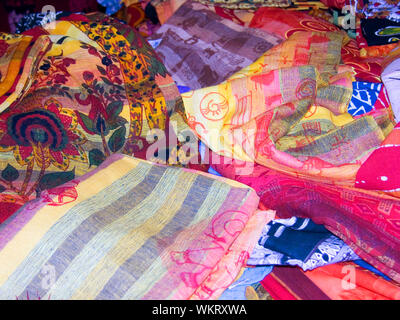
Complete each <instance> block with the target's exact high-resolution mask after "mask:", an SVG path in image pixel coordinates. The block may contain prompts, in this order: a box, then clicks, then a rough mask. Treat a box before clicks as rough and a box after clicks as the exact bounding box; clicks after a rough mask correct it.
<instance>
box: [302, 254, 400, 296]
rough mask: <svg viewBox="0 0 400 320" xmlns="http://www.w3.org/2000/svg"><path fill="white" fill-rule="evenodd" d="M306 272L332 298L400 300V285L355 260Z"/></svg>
mask: <svg viewBox="0 0 400 320" xmlns="http://www.w3.org/2000/svg"><path fill="white" fill-rule="evenodd" d="M305 274H306V276H308V277H309V278H310V279H311V280H312V281H313V282H314V283H315V284H316V285H318V286H319V287H320V288H321V290H322V291H324V292H325V294H326V295H328V296H329V297H330V298H331V299H332V300H400V285H398V284H396V283H394V282H391V281H387V280H385V279H383V278H382V277H380V276H378V275H376V274H374V273H373V272H371V271H369V270H366V269H364V268H362V267H360V266H358V265H356V264H355V263H353V262H342V263H335V264H331V265H327V266H324V267H320V268H316V269H314V270H310V271H307V272H306V273H305Z"/></svg>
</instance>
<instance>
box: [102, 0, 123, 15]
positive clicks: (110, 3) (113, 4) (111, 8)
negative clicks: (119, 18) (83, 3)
mask: <svg viewBox="0 0 400 320" xmlns="http://www.w3.org/2000/svg"><path fill="white" fill-rule="evenodd" d="M97 3H98V4H99V5H101V6H103V7H105V8H106V13H107V14H108V15H112V14H114V13H116V12H118V10H119V9H121V7H122V1H121V0H97Z"/></svg>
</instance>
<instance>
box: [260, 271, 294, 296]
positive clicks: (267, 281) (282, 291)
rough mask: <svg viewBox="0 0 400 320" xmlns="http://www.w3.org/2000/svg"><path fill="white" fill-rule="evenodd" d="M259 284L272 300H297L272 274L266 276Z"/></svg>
mask: <svg viewBox="0 0 400 320" xmlns="http://www.w3.org/2000/svg"><path fill="white" fill-rule="evenodd" d="M260 283H261V285H262V286H263V288H264V289H265V290H266V291H267V292H268V293H269V295H270V296H271V297H272V299H274V300H297V299H296V297H295V296H294V295H293V294H291V293H290V292H289V291H288V289H287V288H286V287H285V286H284V285H283V284H282V283H281V282H279V281H278V280H277V279H276V278H275V277H274V275H273V274H269V275H267V276H266V277H265V278H264V279H263V280H262V281H261V282H260Z"/></svg>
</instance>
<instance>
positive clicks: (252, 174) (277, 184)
mask: <svg viewBox="0 0 400 320" xmlns="http://www.w3.org/2000/svg"><path fill="white" fill-rule="evenodd" d="M393 132H398V130H396V129H395V130H393ZM382 149H383V150H385V148H382ZM208 155H209V157H210V160H209V161H210V163H211V166H212V168H214V169H215V170H216V171H217V172H219V173H220V174H222V175H223V176H224V177H228V178H230V179H234V180H236V181H238V182H241V183H244V184H246V185H248V186H251V187H252V188H253V189H254V190H256V192H257V194H258V195H259V196H260V207H262V208H270V209H273V210H276V216H277V218H280V219H287V218H291V217H293V216H296V217H302V218H310V219H311V220H312V221H314V222H315V223H317V224H322V225H324V226H325V227H326V228H327V229H328V230H329V231H330V232H332V233H333V234H334V235H336V236H337V237H338V238H340V239H342V240H343V241H344V242H345V243H346V244H347V245H348V246H350V248H351V249H352V250H353V251H354V252H355V253H356V254H357V255H358V256H359V257H360V258H361V259H363V260H364V261H366V262H368V263H369V264H370V265H372V266H374V267H375V268H377V269H378V270H380V271H381V272H383V273H384V274H386V275H387V276H389V277H390V278H391V279H393V280H395V281H396V282H397V283H400V241H399V239H400V233H399V225H400V216H399V212H400V202H399V199H398V197H393V196H391V195H390V193H389V194H383V193H382V192H372V191H369V190H363V189H361V188H353V187H344V186H339V185H329V184H325V183H320V182H313V181H310V180H308V179H302V178H301V177H291V176H288V175H286V174H283V173H280V172H277V171H275V170H271V169H269V168H266V167H265V166H262V165H258V164H254V163H246V162H242V161H237V160H234V159H230V158H227V157H220V156H218V155H216V154H215V153H213V152H211V153H208ZM382 159H383V157H382V158H381V160H382ZM386 159H388V160H387V161H390V160H391V161H392V163H393V164H396V161H393V158H392V159H390V158H389V157H388V155H386ZM366 163H368V161H367V162H366ZM382 166H383V167H384V165H382ZM381 169H382V168H380V167H375V168H373V170H375V172H376V175H377V176H379V175H382V174H379V170H381ZM390 169H391V170H392V171H394V172H395V170H393V166H392V167H389V170H390ZM397 171H398V170H397ZM370 172H373V171H370ZM375 180H376V179H375ZM381 181H382V180H381Z"/></svg>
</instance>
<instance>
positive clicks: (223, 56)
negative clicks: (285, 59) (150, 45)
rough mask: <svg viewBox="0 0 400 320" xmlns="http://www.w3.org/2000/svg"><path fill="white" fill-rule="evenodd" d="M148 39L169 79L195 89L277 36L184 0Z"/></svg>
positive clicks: (251, 57)
mask: <svg viewBox="0 0 400 320" xmlns="http://www.w3.org/2000/svg"><path fill="white" fill-rule="evenodd" d="M150 39H151V40H158V39H161V40H162V41H161V43H160V44H159V45H158V46H157V48H156V49H155V50H156V52H157V54H158V55H159V57H160V59H161V60H162V62H163V63H164V65H165V66H166V68H167V70H168V72H169V73H170V74H171V75H172V78H173V79H174V80H175V82H176V83H177V84H178V85H180V86H188V87H190V88H192V89H198V88H203V87H208V86H212V85H216V84H218V83H220V82H222V81H224V80H226V79H227V78H228V77H229V76H231V75H232V74H234V73H235V72H237V71H239V70H240V69H242V68H243V67H245V66H247V65H249V64H250V63H252V62H254V61H255V60H256V59H257V58H258V57H259V56H260V55H262V54H263V53H264V52H265V51H267V50H268V49H269V48H272V47H273V46H275V45H276V44H278V43H279V42H280V39H279V38H278V37H276V36H274V35H272V34H270V33H268V32H264V31H262V30H256V29H251V28H247V27H243V26H240V25H238V24H236V23H234V22H232V21H230V20H228V19H224V18H222V17H220V16H219V15H218V14H216V13H215V12H214V11H213V10H212V9H210V8H208V7H207V6H205V5H203V4H200V3H197V2H191V1H187V2H185V3H184V4H183V5H181V6H180V7H179V9H178V10H177V11H175V12H174V14H173V15H172V16H171V18H170V19H168V21H167V22H166V23H164V24H163V25H162V26H161V27H160V29H158V30H157V32H156V33H155V34H153V35H152V36H151V37H150Z"/></svg>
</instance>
